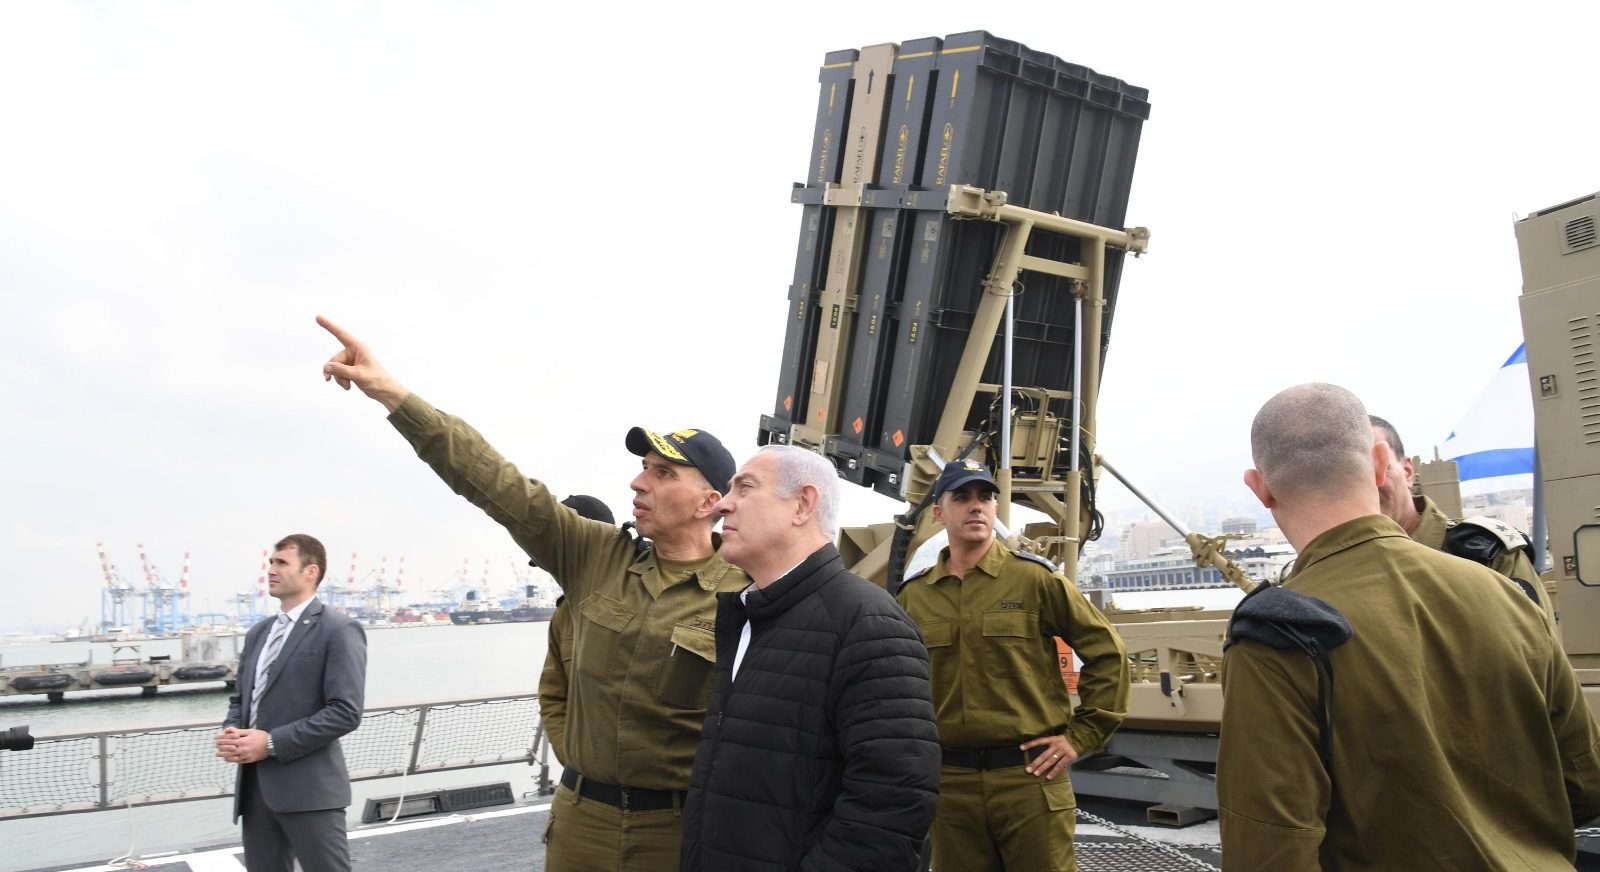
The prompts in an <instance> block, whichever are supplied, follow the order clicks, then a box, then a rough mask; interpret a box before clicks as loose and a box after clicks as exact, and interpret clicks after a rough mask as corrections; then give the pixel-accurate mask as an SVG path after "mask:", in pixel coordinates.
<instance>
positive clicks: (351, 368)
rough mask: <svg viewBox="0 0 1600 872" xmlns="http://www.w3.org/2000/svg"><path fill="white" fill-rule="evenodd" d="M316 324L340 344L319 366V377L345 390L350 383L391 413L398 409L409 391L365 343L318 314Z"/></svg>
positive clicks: (348, 388) (348, 387)
mask: <svg viewBox="0 0 1600 872" xmlns="http://www.w3.org/2000/svg"><path fill="white" fill-rule="evenodd" d="M317 323H318V324H320V325H321V326H322V328H323V329H324V330H327V331H328V332H329V333H332V334H333V338H335V339H337V340H339V342H340V343H341V344H343V345H344V347H343V348H341V349H339V351H338V353H337V354H335V355H334V356H332V357H330V358H328V362H327V363H325V364H323V365H322V380H323V381H336V382H338V383H339V387H341V388H344V389H345V390H347V391H348V390H350V386H351V385H352V384H353V385H355V386H356V387H358V388H360V389H361V392H362V393H364V394H366V395H367V396H369V397H371V398H373V399H374V400H377V401H378V402H380V403H382V404H383V407H384V408H385V409H388V410H389V411H391V412H393V411H394V410H395V409H397V408H399V407H400V403H401V401H403V400H404V399H405V398H406V396H407V395H409V394H410V393H411V392H410V391H409V390H406V388H405V386H403V385H401V384H400V383H399V382H397V381H395V380H394V377H393V376H391V375H389V371H388V370H386V369H384V368H383V364H381V363H379V362H378V358H377V357H376V356H375V355H373V353H372V351H371V350H370V349H368V348H367V346H366V343H364V342H362V341H361V340H359V339H357V338H355V336H353V335H352V334H351V333H350V332H349V331H347V330H345V329H344V328H343V327H340V326H339V325H337V324H335V323H333V322H332V321H329V320H328V319H327V318H324V317H323V316H321V315H318V316H317Z"/></svg>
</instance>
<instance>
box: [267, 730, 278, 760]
mask: <svg viewBox="0 0 1600 872" xmlns="http://www.w3.org/2000/svg"><path fill="white" fill-rule="evenodd" d="M267 756H268V757H276V756H278V749H277V748H275V747H273V745H272V734H271V733H268V734H267Z"/></svg>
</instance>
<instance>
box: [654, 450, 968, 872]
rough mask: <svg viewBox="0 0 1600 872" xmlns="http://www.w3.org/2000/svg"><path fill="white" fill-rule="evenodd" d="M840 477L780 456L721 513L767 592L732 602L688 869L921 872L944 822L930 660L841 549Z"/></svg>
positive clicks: (725, 540)
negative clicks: (938, 804)
mask: <svg viewBox="0 0 1600 872" xmlns="http://www.w3.org/2000/svg"><path fill="white" fill-rule="evenodd" d="M838 504H839V484H838V476H837V474H836V473H835V471H834V469H833V466H832V464H830V463H829V462H828V461H827V460H825V459H823V458H822V457H821V456H819V455H817V454H813V453H811V452H809V451H805V450H803V449H800V448H794V447H791V446H768V447H767V448H764V449H762V450H761V451H760V452H759V453H758V454H756V456H755V457H753V458H751V460H750V461H749V462H748V463H746V464H745V465H744V467H743V468H742V469H741V470H739V473H738V474H737V475H736V476H734V479H733V485H732V487H731V488H730V491H729V493H728V494H727V495H726V496H724V497H723V498H722V501H721V502H719V503H718V504H717V512H718V514H720V515H721V516H722V554H723V556H724V557H725V558H726V559H727V560H728V562H730V563H732V564H734V565H735V566H738V567H739V568H741V569H743V570H744V571H745V572H746V574H748V575H749V576H750V578H751V579H752V580H753V581H754V582H755V583H754V584H753V585H751V586H750V587H749V588H747V589H746V590H745V591H744V592H742V593H724V594H719V595H718V598H717V599H718V602H717V670H718V675H717V685H716V690H715V691H714V692H713V694H712V697H711V705H710V707H709V709H708V710H707V712H706V723H705V729H704V730H703V731H702V732H701V735H700V745H699V747H698V748H697V749H696V752H695V758H694V772H693V774H692V776H691V777H690V783H689V796H688V801H687V804H686V805H685V807H684V824H683V862H682V869H683V872H724V870H752V872H754V870H762V872H768V870H789V869H795V870H815V872H844V870H859V872H912V870H914V869H915V868H916V866H917V859H918V856H917V855H918V850H919V848H920V847H921V845H922V841H923V839H924V837H925V836H926V835H927V832H928V826H929V824H930V823H931V822H932V821H933V813H934V804H935V801H936V799H937V796H938V789H939V737H938V733H937V730H936V728H935V726H934V719H933V701H932V696H931V693H930V691H929V687H928V653H927V649H926V648H925V647H924V646H923V644H922V638H921V636H919V635H918V634H917V628H916V625H915V624H913V623H912V622H911V620H910V618H908V617H906V614H905V612H903V611H902V610H901V609H900V607H899V606H898V605H897V604H895V602H894V600H893V599H892V598H891V597H890V596H889V594H888V593H887V592H886V591H884V590H883V589H882V588H880V587H878V586H877V585H874V584H872V583H871V582H869V581H866V580H864V579H862V578H860V577H859V576H856V575H852V574H851V573H849V572H846V571H845V569H844V566H843V565H842V564H841V563H840V560H839V552H838V550H837V549H835V548H834V546H833V536H834V533H835V531H836V529H837V522H836V517H837V513H838Z"/></svg>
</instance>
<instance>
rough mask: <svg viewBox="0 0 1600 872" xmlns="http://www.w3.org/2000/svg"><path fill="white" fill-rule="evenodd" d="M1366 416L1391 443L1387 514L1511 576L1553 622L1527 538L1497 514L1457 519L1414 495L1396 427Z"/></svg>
mask: <svg viewBox="0 0 1600 872" xmlns="http://www.w3.org/2000/svg"><path fill="white" fill-rule="evenodd" d="M1367 418H1368V420H1369V421H1371V422H1372V436H1373V438H1374V439H1376V440H1377V441H1379V442H1382V443H1384V444H1386V445H1388V446H1389V450H1390V455H1391V456H1390V460H1389V472H1388V474H1387V475H1386V476H1385V478H1384V485H1383V488H1382V489H1380V490H1379V491H1378V504H1379V506H1380V507H1381V508H1382V509H1383V513H1384V514H1385V515H1388V516H1389V517H1391V518H1393V519H1394V522H1395V523H1396V524H1399V525H1400V526H1401V528H1402V529H1404V530H1405V531H1406V533H1407V534H1408V535H1410V536H1411V538H1413V539H1415V540H1417V541H1418V542H1421V543H1422V544H1424V545H1426V546H1428V547H1429V548H1432V549H1434V550H1435V551H1443V552H1444V553H1446V554H1454V555H1455V556H1457V557H1464V558H1466V559H1468V560H1471V561H1474V562H1476V563H1482V564H1483V565H1484V566H1487V567H1489V568H1490V569H1493V570H1494V571H1495V572H1498V573H1500V574H1501V575H1503V576H1505V577H1506V578H1509V579H1511V580H1512V581H1513V582H1515V583H1516V585H1517V587H1520V588H1522V591H1523V592H1524V593H1526V594H1527V595H1528V596H1529V597H1532V598H1533V600H1534V602H1537V603H1538V604H1539V605H1540V607H1542V608H1543V609H1544V612H1545V614H1547V615H1549V616H1550V619H1551V620H1555V617H1556V613H1555V608H1554V607H1553V605H1552V603H1551V602H1550V595H1549V592H1548V591H1546V590H1545V586H1544V582H1542V581H1540V580H1539V573H1538V572H1537V571H1536V570H1534V568H1533V561H1532V560H1530V559H1529V557H1528V551H1529V549H1528V537H1526V536H1524V535H1523V534H1522V533H1521V532H1519V531H1518V530H1516V529H1515V528H1513V527H1510V526H1508V525H1506V524H1503V523H1501V522H1499V521H1497V520H1495V519H1494V518H1484V517H1474V518H1464V519H1460V520H1457V519H1453V518H1449V517H1446V515H1445V513H1444V512H1443V511H1441V510H1440V509H1439V506H1438V505H1437V504H1436V503H1434V501H1433V500H1431V499H1429V498H1428V497H1427V496H1425V495H1421V494H1415V488H1416V483H1417V472H1416V469H1415V468H1414V467H1413V466H1412V464H1411V458H1410V457H1408V456H1406V448H1405V446H1404V445H1403V444H1401V442H1400V434H1399V433H1398V432H1396V430H1395V429H1394V425H1393V424H1390V423H1389V422H1388V421H1385V420H1384V419H1382V418H1380V417H1378V416H1377V415H1368V416H1367Z"/></svg>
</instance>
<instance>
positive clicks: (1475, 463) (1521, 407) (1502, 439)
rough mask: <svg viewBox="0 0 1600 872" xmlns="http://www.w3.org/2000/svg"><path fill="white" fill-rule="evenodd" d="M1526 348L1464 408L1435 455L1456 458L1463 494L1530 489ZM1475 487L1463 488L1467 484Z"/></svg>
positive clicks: (1529, 396)
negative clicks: (1460, 416) (1469, 405)
mask: <svg viewBox="0 0 1600 872" xmlns="http://www.w3.org/2000/svg"><path fill="white" fill-rule="evenodd" d="M1526 348H1527V346H1526V345H1519V346H1517V350H1516V351H1515V352H1513V353H1512V355H1511V357H1510V358H1509V359H1507V360H1506V362H1505V363H1503V364H1501V365H1500V369H1499V371H1498V372H1496V373H1495V374H1494V377H1493V378H1491V379H1490V380H1489V384H1488V385H1487V386H1486V387H1485V388H1484V389H1483V393H1481V394H1479V395H1478V399H1477V400H1476V401H1474V402H1473V404H1472V406H1471V407H1470V408H1469V409H1468V410H1467V414H1466V416H1465V417H1463V418H1462V419H1461V423H1459V424H1457V425H1456V429H1455V431H1454V432H1452V433H1451V434H1450V436H1449V438H1447V439H1445V441H1444V445H1442V446H1441V447H1440V449H1439V454H1440V456H1441V457H1444V458H1445V459H1446V460H1454V461H1455V462H1456V466H1457V468H1458V470H1459V472H1460V474H1461V483H1462V485H1463V487H1462V493H1464V494H1467V493H1472V494H1481V493H1493V492H1495V491H1502V490H1517V489H1521V488H1529V487H1533V395H1532V392H1531V390H1530V389H1529V387H1528V355H1527V352H1526ZM1469 481H1470V482H1473V486H1472V487H1470V488H1468V487H1466V486H1465V485H1466V483H1467V482H1469Z"/></svg>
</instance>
